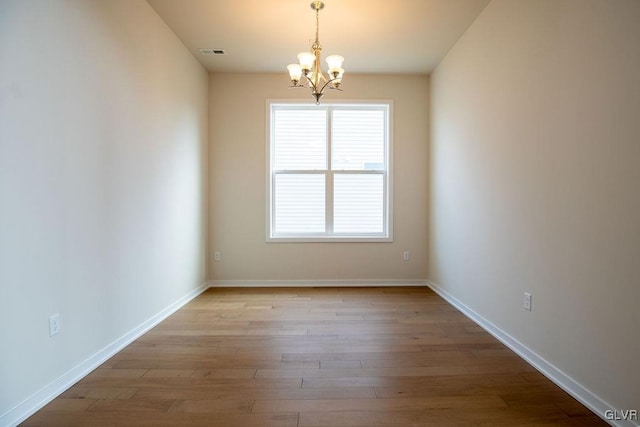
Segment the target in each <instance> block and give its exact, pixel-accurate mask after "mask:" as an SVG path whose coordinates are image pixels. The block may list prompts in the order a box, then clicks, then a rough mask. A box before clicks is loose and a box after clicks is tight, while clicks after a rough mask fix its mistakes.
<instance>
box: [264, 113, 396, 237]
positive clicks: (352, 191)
mask: <svg viewBox="0 0 640 427" xmlns="http://www.w3.org/2000/svg"><path fill="white" fill-rule="evenodd" d="M269 112H270V117H269V124H270V132H269V153H270V155H269V168H268V171H269V188H268V194H267V200H268V201H269V203H268V207H267V216H268V221H267V223H268V225H267V226H268V230H267V239H268V240H269V241H278V240H287V241H296V240H304V241H325V240H326V241H336V240H347V241H352V240H366V241H371V240H377V241H390V240H391V224H390V217H391V215H390V192H389V188H390V185H389V181H390V135H389V114H390V105H389V104H330V105H320V106H317V105H307V104H279V103H271V104H270V108H269Z"/></svg>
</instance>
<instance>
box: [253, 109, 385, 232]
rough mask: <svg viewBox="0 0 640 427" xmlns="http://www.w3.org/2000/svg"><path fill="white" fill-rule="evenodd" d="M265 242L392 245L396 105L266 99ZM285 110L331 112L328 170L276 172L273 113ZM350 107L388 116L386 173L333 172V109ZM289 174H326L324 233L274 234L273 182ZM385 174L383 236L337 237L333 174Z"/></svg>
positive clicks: (328, 123) (328, 119)
mask: <svg viewBox="0 0 640 427" xmlns="http://www.w3.org/2000/svg"><path fill="white" fill-rule="evenodd" d="M266 104H267V105H266V156H265V157H266V215H265V218H266V224H265V231H266V233H265V234H266V241H267V242H300V243H303V242H367V243H373V242H393V191H392V190H393V173H392V172H393V102H392V101H391V100H379V101H378V100H367V101H337V102H330V103H323V104H320V105H319V106H318V105H316V104H315V103H309V102H306V101H299V100H267V103H266ZM283 107H285V108H286V107H295V108H305V109H306V108H309V109H314V108H323V109H328V114H327V116H328V118H327V138H328V143H327V168H326V169H324V170H313V171H305V170H297V171H290V172H286V171H274V170H272V165H273V164H274V160H275V150H274V147H273V144H272V141H273V139H274V131H273V126H272V123H273V122H272V120H273V111H274V110H276V109H278V108H283ZM349 108H359V109H362V108H371V109H377V110H383V111H384V112H385V115H386V129H385V168H384V170H383V171H367V170H365V171H362V170H357V171H353V170H332V169H331V146H332V139H331V114H330V111H331V109H349ZM286 173H295V174H303V173H313V174H324V175H325V224H326V230H325V232H324V233H309V234H306V233H305V234H302V233H300V234H297V233H296V234H285V233H278V234H276V233H273V230H274V228H275V217H274V209H275V203H274V201H275V194H274V191H273V189H274V183H275V177H276V175H277V174H286ZM350 173H352V174H368V173H371V174H382V175H383V182H384V216H383V228H384V231H383V232H382V233H350V234H334V233H333V232H332V230H331V227H332V223H333V182H334V180H333V175H335V174H350Z"/></svg>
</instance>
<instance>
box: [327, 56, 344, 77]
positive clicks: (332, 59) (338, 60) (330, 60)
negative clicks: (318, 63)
mask: <svg viewBox="0 0 640 427" xmlns="http://www.w3.org/2000/svg"><path fill="white" fill-rule="evenodd" d="M343 61H344V58H343V57H342V56H340V55H329V56H327V65H328V66H329V74H333V73H334V72H336V71H338V70H340V69H341V68H342V62H343Z"/></svg>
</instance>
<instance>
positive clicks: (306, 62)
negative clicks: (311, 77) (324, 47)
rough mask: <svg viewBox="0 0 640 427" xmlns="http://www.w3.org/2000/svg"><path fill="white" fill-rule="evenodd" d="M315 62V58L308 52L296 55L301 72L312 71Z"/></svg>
mask: <svg viewBox="0 0 640 427" xmlns="http://www.w3.org/2000/svg"><path fill="white" fill-rule="evenodd" d="M315 60H316V56H315V55H314V54H313V53H310V52H301V53H299V54H298V61H300V67H301V68H302V71H305V72H306V71H311V70H312V69H313V63H314V62H315Z"/></svg>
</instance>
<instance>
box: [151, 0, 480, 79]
mask: <svg viewBox="0 0 640 427" xmlns="http://www.w3.org/2000/svg"><path fill="white" fill-rule="evenodd" d="M147 1H148V3H149V4H150V5H151V7H153V9H154V10H155V11H156V12H157V13H158V14H159V15H160V17H162V19H163V20H164V21H165V22H166V23H167V25H169V27H171V29H172V30H173V31H174V32H175V33H176V34H177V35H178V37H179V38H180V39H181V40H182V42H183V43H184V44H185V46H186V47H187V48H188V49H189V50H190V51H191V52H192V53H193V54H194V56H195V57H196V58H197V59H198V60H199V61H200V62H201V63H202V65H204V66H205V67H206V68H207V70H209V71H211V72H283V73H286V67H287V64H290V63H292V62H297V58H296V55H297V54H298V53H299V52H302V51H305V50H309V46H310V43H311V42H312V41H313V39H314V37H315V12H314V11H313V10H312V9H311V7H310V3H311V0H147ZM324 3H325V8H324V9H323V10H321V11H320V43H321V44H322V46H323V51H322V53H323V58H326V56H327V55H330V54H339V55H342V56H344V57H345V61H344V65H343V67H344V68H345V70H346V72H347V73H354V72H355V73H418V74H427V73H430V72H431V71H432V70H433V69H434V68H435V66H436V65H438V63H439V62H440V60H441V59H442V58H443V57H444V55H446V53H447V52H448V51H449V49H450V48H451V47H452V46H453V44H454V43H455V42H456V40H458V38H459V37H460V36H461V35H462V34H463V33H464V31H465V30H466V29H467V27H468V26H469V25H470V24H471V23H472V22H473V20H474V19H475V18H476V17H477V16H478V14H479V13H480V12H481V11H482V9H484V7H485V6H486V5H487V3H489V0H324ZM199 48H222V49H225V51H226V53H227V54H226V55H224V56H203V55H201V54H200V53H199V52H198V49H199ZM325 66H326V65H325V64H323V68H324V67H325Z"/></svg>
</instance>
